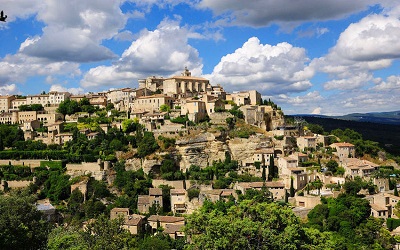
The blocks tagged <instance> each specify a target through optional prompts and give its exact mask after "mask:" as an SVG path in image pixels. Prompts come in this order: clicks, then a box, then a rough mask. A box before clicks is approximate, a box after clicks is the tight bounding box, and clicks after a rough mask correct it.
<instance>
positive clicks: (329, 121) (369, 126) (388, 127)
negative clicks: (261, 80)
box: [296, 111, 400, 155]
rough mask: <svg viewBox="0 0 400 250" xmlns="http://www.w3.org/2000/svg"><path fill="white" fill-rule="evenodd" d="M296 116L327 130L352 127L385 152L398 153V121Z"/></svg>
mask: <svg viewBox="0 0 400 250" xmlns="http://www.w3.org/2000/svg"><path fill="white" fill-rule="evenodd" d="M388 113H392V112H388ZM393 113H394V112H393ZM398 113H400V111H398ZM296 117H302V118H303V119H304V120H306V121H307V122H308V123H313V124H319V125H321V126H322V127H323V128H324V130H325V131H327V132H330V131H332V130H334V129H337V128H340V129H342V130H344V129H346V128H349V129H352V130H354V131H357V132H358V133H361V134H362V135H363V139H364V140H371V141H376V142H378V143H379V145H380V146H381V147H382V148H383V149H385V150H386V151H387V152H389V153H391V154H394V155H400V126H399V124H400V122H399V123H397V124H396V125H395V124H387V123H383V122H382V123H377V122H365V119H364V121H363V122H360V121H352V120H344V119H340V118H333V117H329V116H321V115H296ZM397 119H399V118H397ZM376 121H379V119H376Z"/></svg>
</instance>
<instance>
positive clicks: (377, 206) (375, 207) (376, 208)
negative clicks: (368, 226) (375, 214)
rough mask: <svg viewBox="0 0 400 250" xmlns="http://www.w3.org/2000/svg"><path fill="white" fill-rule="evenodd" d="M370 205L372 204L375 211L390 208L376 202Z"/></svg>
mask: <svg viewBox="0 0 400 250" xmlns="http://www.w3.org/2000/svg"><path fill="white" fill-rule="evenodd" d="M370 205H371V208H372V209H373V210H375V211H387V210H388V208H387V207H381V206H379V205H377V204H374V203H372V204H370Z"/></svg>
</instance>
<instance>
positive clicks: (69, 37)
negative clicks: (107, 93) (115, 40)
mask: <svg viewBox="0 0 400 250" xmlns="http://www.w3.org/2000/svg"><path fill="white" fill-rule="evenodd" d="M119 4H120V3H119V2H118V1H108V0H88V1H84V2H82V1H79V0H71V1H62V2H60V1H56V0H49V1H46V4H45V5H42V8H39V9H38V14H37V19H38V20H40V21H43V22H44V23H45V25H46V26H45V27H44V28H43V35H41V36H40V37H36V38H35V39H27V41H25V43H24V45H23V46H21V50H20V52H21V53H24V54H26V55H29V56H33V57H41V58H47V59H49V60H53V61H72V62H92V61H101V60H105V59H111V58H113V57H114V54H113V53H112V52H111V50H109V49H108V48H106V47H104V46H102V45H101V42H102V41H103V40H105V39H110V38H112V37H113V36H115V35H117V34H118V31H119V30H121V29H122V28H123V27H124V26H125V23H126V17H125V16H124V15H123V13H122V12H121V9H120V8H119V7H120V6H119Z"/></svg>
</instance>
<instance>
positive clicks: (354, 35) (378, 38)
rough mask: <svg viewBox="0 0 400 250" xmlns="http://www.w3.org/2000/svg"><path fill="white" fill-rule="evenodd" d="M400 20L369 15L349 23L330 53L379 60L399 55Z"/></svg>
mask: <svg viewBox="0 0 400 250" xmlns="http://www.w3.org/2000/svg"><path fill="white" fill-rule="evenodd" d="M399 37H400V20H399V19H398V18H397V17H394V16H384V15H377V14H373V15H369V16H367V17H365V18H363V19H362V20H361V21H359V22H358V23H353V24H351V25H350V26H349V27H348V28H347V29H346V30H345V31H344V32H343V33H342V34H341V35H340V37H339V40H338V42H337V43H336V46H335V47H334V48H333V51H332V53H337V54H339V55H340V57H343V58H346V59H349V60H353V61H379V60H383V59H392V58H399V57H400V43H399V42H398V38H399Z"/></svg>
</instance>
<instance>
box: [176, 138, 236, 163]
mask: <svg viewBox="0 0 400 250" xmlns="http://www.w3.org/2000/svg"><path fill="white" fill-rule="evenodd" d="M176 150H177V154H179V155H180V156H181V161H180V169H181V170H183V171H184V170H185V169H186V168H189V167H190V166H191V165H197V166H200V167H202V168H204V167H207V166H208V165H211V164H212V162H213V161H218V160H224V159H225V151H229V149H228V147H227V145H226V143H225V142H224V141H219V140H217V139H216V137H215V135H214V134H212V133H203V134H200V135H197V136H195V137H193V138H190V139H184V140H179V141H177V142H176Z"/></svg>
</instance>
